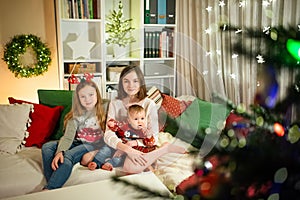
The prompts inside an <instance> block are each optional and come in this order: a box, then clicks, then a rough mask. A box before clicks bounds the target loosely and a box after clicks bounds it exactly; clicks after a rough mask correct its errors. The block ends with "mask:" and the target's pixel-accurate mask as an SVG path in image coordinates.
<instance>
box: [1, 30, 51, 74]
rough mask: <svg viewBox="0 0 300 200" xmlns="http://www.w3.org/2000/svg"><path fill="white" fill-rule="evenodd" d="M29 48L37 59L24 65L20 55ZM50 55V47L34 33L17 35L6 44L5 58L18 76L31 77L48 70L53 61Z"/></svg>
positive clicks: (10, 68)
mask: <svg viewBox="0 0 300 200" xmlns="http://www.w3.org/2000/svg"><path fill="white" fill-rule="evenodd" d="M28 48H31V49H32V50H33V53H35V61H34V64H30V65H24V64H23V63H22V62H20V56H21V55H23V54H25V52H26V51H27V49H28ZM50 56H51V52H50V49H49V48H47V46H46V45H45V44H44V43H43V42H42V41H41V40H40V38H39V37H37V36H35V35H32V34H29V35H16V36H14V37H13V38H12V40H11V41H10V42H8V43H7V44H6V45H5V47H4V56H3V60H4V61H5V62H6V63H7V65H8V69H9V70H10V71H11V72H13V73H14V74H15V76H16V77H25V78H29V77H32V76H38V75H41V74H43V73H44V72H46V71H47V70H48V65H49V64H50V63H51V58H50Z"/></svg>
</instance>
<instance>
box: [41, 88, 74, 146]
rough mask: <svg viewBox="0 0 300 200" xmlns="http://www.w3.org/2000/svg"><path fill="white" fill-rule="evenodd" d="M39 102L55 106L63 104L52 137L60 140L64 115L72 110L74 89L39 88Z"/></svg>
mask: <svg viewBox="0 0 300 200" xmlns="http://www.w3.org/2000/svg"><path fill="white" fill-rule="evenodd" d="M38 97H39V103H40V104H43V105H46V106H50V107H55V106H63V107H64V109H63V111H62V112H61V115H60V118H59V121H58V123H57V125H56V127H55V129H54V132H53V134H52V135H51V137H50V139H52V140H58V139H60V137H61V136H63V127H64V117H65V115H66V114H67V113H68V112H69V111H70V110H71V107H72V98H73V91H69V90H42V89H40V90H38Z"/></svg>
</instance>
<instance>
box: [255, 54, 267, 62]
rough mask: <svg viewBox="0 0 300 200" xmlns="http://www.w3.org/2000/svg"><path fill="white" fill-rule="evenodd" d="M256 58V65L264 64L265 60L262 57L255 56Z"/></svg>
mask: <svg viewBox="0 0 300 200" xmlns="http://www.w3.org/2000/svg"><path fill="white" fill-rule="evenodd" d="M256 58H257V63H264V62H265V60H264V58H263V57H262V55H257V56H256Z"/></svg>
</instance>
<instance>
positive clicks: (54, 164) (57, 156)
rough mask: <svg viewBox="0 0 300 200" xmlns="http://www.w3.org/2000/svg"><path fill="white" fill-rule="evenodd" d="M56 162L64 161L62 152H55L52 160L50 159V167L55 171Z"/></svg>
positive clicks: (56, 167)
mask: <svg viewBox="0 0 300 200" xmlns="http://www.w3.org/2000/svg"><path fill="white" fill-rule="evenodd" d="M58 162H60V163H64V155H63V152H59V153H57V154H56V155H55V156H54V158H53V160H52V163H51V168H52V169H53V170H54V171H55V170H57V169H58V167H59V166H58Z"/></svg>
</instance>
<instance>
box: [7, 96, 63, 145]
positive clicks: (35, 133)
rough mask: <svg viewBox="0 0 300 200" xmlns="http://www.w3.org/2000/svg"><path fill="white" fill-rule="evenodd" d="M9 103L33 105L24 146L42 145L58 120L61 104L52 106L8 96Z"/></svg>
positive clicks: (61, 108)
mask: <svg viewBox="0 0 300 200" xmlns="http://www.w3.org/2000/svg"><path fill="white" fill-rule="evenodd" d="M8 101H9V103H10V104H14V103H19V104H22V103H28V104H32V105H33V106H34V111H33V112H31V113H30V118H31V126H30V127H29V128H28V132H29V137H28V138H26V143H25V146H26V147H31V146H37V147H39V148H40V147H42V145H43V144H44V143H45V142H47V141H48V140H49V137H50V136H51V134H52V133H53V130H54V128H55V126H56V124H57V122H58V119H59V117H60V113H61V111H62V110H63V109H64V108H63V107H62V106H55V107H53V108H51V107H48V106H45V105H43V104H36V103H31V102H28V101H23V100H18V99H14V98H13V97H9V98H8Z"/></svg>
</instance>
